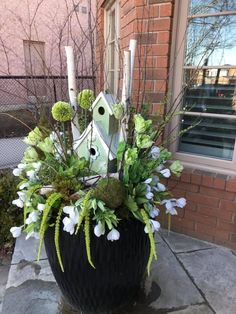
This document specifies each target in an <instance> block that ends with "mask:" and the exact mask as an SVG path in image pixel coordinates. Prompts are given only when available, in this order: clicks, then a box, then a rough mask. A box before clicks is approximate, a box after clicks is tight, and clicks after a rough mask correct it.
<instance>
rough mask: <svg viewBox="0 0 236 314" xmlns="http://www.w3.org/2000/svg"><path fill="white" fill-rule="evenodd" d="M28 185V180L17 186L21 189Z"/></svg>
mask: <svg viewBox="0 0 236 314" xmlns="http://www.w3.org/2000/svg"><path fill="white" fill-rule="evenodd" d="M28 186H29V183H28V182H24V183H22V184H21V185H20V186H19V189H20V190H23V189H24V188H27V187H28Z"/></svg>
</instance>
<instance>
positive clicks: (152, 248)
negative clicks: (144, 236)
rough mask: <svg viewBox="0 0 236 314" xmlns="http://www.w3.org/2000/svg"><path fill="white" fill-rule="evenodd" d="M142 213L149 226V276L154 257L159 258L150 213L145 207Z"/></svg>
mask: <svg viewBox="0 0 236 314" xmlns="http://www.w3.org/2000/svg"><path fill="white" fill-rule="evenodd" d="M141 215H142V217H143V221H144V223H145V225H146V227H147V230H148V237H149V242H150V254H149V258H148V263H147V272H148V276H149V275H150V268H151V263H152V259H153V257H154V258H155V260H157V254H156V246H155V241H154V237H153V233H152V228H151V225H150V222H149V218H148V214H147V213H146V212H145V210H144V209H141Z"/></svg>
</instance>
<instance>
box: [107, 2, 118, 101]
mask: <svg viewBox="0 0 236 314" xmlns="http://www.w3.org/2000/svg"><path fill="white" fill-rule="evenodd" d="M119 19H120V14H119V1H118V0H117V1H112V2H111V1H110V2H109V3H108V5H107V6H106V7H105V43H106V50H105V89H106V90H108V91H109V92H111V93H112V94H114V95H115V96H117V94H118V78H119V36H120V21H119Z"/></svg>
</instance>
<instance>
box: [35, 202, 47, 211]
mask: <svg viewBox="0 0 236 314" xmlns="http://www.w3.org/2000/svg"><path fill="white" fill-rule="evenodd" d="M44 208H45V204H41V203H38V205H37V210H38V211H40V212H42V211H43V210H44Z"/></svg>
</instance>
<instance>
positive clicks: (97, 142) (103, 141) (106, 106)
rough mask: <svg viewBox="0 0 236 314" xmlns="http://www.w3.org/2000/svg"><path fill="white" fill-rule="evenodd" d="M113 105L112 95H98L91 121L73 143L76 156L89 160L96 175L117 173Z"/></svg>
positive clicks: (116, 121) (116, 141)
mask: <svg viewBox="0 0 236 314" xmlns="http://www.w3.org/2000/svg"><path fill="white" fill-rule="evenodd" d="M115 103H116V102H115V99H114V97H113V96H112V95H110V94H105V93H100V94H99V95H98V97H97V98H96V100H95V101H94V103H93V105H92V107H91V109H92V110H93V120H92V122H90V124H89V125H88V127H87V128H86V130H85V131H84V132H83V134H82V135H81V137H80V138H79V140H78V141H76V143H75V147H74V149H75V151H76V152H77V154H78V156H79V157H84V158H86V159H87V160H89V161H90V168H91V170H92V171H94V172H95V173H97V174H106V173H107V172H109V173H114V172H116V171H117V160H116V152H117V147H118V143H119V132H118V125H119V124H118V120H117V119H116V118H115V117H114V115H113V110H112V106H113V104H115Z"/></svg>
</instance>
